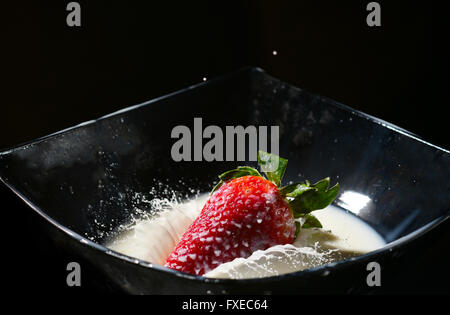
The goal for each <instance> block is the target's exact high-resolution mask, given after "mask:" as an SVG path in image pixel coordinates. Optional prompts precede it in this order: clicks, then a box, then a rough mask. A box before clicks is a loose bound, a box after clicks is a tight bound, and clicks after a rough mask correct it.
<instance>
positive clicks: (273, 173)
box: [258, 151, 288, 187]
mask: <svg viewBox="0 0 450 315" xmlns="http://www.w3.org/2000/svg"><path fill="white" fill-rule="evenodd" d="M287 162H288V160H286V159H283V158H281V157H279V156H278V155H275V154H272V153H267V152H264V151H259V152H258V164H259V166H260V167H261V170H262V171H263V172H264V173H265V174H266V177H267V179H268V180H270V181H271V182H273V183H274V184H275V185H277V187H280V185H281V179H282V178H283V175H284V172H285V171H286V166H287Z"/></svg>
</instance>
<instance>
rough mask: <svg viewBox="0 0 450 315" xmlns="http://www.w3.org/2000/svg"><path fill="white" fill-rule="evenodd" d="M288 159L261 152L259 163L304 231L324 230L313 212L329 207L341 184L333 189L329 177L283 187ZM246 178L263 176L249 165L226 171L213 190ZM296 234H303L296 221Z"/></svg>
mask: <svg viewBox="0 0 450 315" xmlns="http://www.w3.org/2000/svg"><path fill="white" fill-rule="evenodd" d="M287 162H288V160H287V159H284V158H281V157H279V156H278V155H275V154H272V153H267V152H264V151H259V152H258V164H259V166H260V168H261V171H262V172H263V173H264V174H265V176H266V178H267V180H269V181H271V182H273V183H274V184H275V185H276V186H277V187H278V191H279V193H280V195H281V196H282V197H283V198H285V200H286V201H287V203H288V204H289V207H290V208H291V210H292V214H293V216H294V218H296V219H300V221H301V222H302V224H301V227H302V228H313V227H318V228H321V227H322V224H321V223H320V221H319V220H318V219H317V218H316V217H315V216H314V215H312V214H311V212H312V211H315V210H320V209H323V208H325V207H327V206H328V205H330V204H331V203H332V202H333V200H334V199H335V198H336V197H337V194H338V192H339V184H336V185H334V186H333V187H331V188H330V178H329V177H326V178H324V179H322V180H320V181H318V182H317V183H315V184H313V185H311V184H310V182H309V181H307V180H306V181H305V182H297V183H293V184H289V185H287V186H284V187H281V180H282V178H283V175H284V173H285V171H286V167H287ZM243 176H260V177H264V176H263V175H261V173H260V172H258V170H256V169H255V168H253V167H250V166H239V167H237V168H236V169H233V170H230V171H227V172H225V173H223V174H221V175H219V182H218V183H217V185H216V186H215V187H214V188H213V190H212V191H211V194H213V193H214V192H215V191H216V190H217V189H218V188H219V187H220V186H222V185H223V184H224V183H225V182H227V181H229V180H231V179H234V178H239V177H243ZM296 225H297V230H296V235H297V234H298V232H299V231H300V222H298V221H297V222H296Z"/></svg>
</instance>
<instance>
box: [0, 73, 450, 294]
mask: <svg viewBox="0 0 450 315" xmlns="http://www.w3.org/2000/svg"><path fill="white" fill-rule="evenodd" d="M194 117H201V118H202V119H203V126H207V125H217V126H221V127H225V126H227V125H231V126H236V125H243V126H247V125H254V126H260V125H266V126H272V125H277V126H280V155H281V156H283V157H286V158H288V159H289V167H288V172H287V174H286V180H288V181H289V180H296V181H298V180H304V179H309V180H311V181H315V180H318V179H321V178H324V177H327V176H330V177H331V179H332V181H339V183H340V186H341V190H340V195H339V196H338V198H337V199H336V201H335V204H336V205H338V206H342V207H344V208H345V207H347V208H348V210H351V211H354V212H355V214H357V215H358V216H359V217H360V218H361V219H362V220H364V221H365V222H367V223H368V224H370V225H371V226H372V227H373V228H374V229H375V230H377V231H378V232H379V233H380V234H381V235H382V236H383V237H384V238H385V240H386V241H387V242H388V243H389V244H388V245H387V246H386V247H384V248H382V249H379V250H377V251H374V252H371V253H368V254H365V255H362V256H359V257H357V258H352V259H348V260H344V261H340V262H337V263H333V264H328V265H325V266H322V267H318V268H314V269H311V270H306V271H302V272H295V273H291V274H286V275H282V276H277V277H269V278H262V279H249V280H217V279H207V278H204V277H197V276H192V275H188V274H184V273H180V272H177V271H173V270H170V269H167V268H164V267H162V266H158V265H155V264H150V263H148V262H145V261H141V260H138V259H134V258H132V257H128V256H125V255H122V254H119V253H117V252H114V251H111V250H109V249H107V248H105V247H104V246H102V245H100V244H102V243H103V242H104V241H105V240H106V238H107V237H108V235H110V233H111V232H112V231H115V230H116V229H117V227H118V226H119V225H120V224H122V223H125V222H127V221H128V220H129V219H130V216H131V214H132V213H133V211H134V209H135V208H136V207H139V208H140V209H143V210H144V211H145V210H151V209H150V208H151V205H150V204H149V203H148V202H144V200H142V199H141V198H139V197H136V196H145V197H146V199H147V200H148V199H151V198H152V197H155V196H158V197H160V196H164V194H165V193H166V190H165V189H164V188H165V187H166V186H170V187H171V188H172V189H173V190H175V191H176V192H177V194H179V196H180V198H182V197H184V196H189V195H192V188H193V189H195V190H200V191H209V190H210V189H211V187H212V182H213V181H214V180H215V179H216V176H217V174H219V173H220V172H221V171H223V170H227V169H230V168H231V167H233V166H235V165H238V164H242V162H241V163H239V162H238V163H236V162H205V161H198V162H174V161H173V160H172V159H171V146H172V144H173V143H174V141H175V140H174V139H171V130H172V128H173V127H175V126H177V125H186V126H189V127H191V128H192V126H193V121H194ZM191 130H192V129H191ZM449 161H450V158H449V152H448V151H447V150H445V149H442V148H439V147H437V146H435V145H432V144H430V143H427V142H426V141H424V140H422V139H420V138H419V137H417V136H415V135H413V134H411V133H410V132H408V131H405V130H403V129H401V128H398V127H396V126H394V125H392V124H389V123H387V122H384V121H382V120H380V119H377V118H374V117H371V116H369V115H366V114H363V113H361V112H358V111H356V110H353V109H351V108H349V107H347V106H344V105H342V104H339V103H337V102H335V101H332V100H330V99H327V98H324V97H321V96H316V95H312V94H310V93H308V92H305V91H304V90H302V89H299V88H296V87H292V86H290V85H288V84H286V83H284V82H281V81H279V80H277V79H275V78H273V77H270V76H269V75H267V74H266V73H265V72H264V71H262V70H260V69H257V68H246V69H243V70H240V71H237V72H235V73H232V74H230V75H226V76H223V77H220V78H217V79H213V80H209V81H207V82H204V83H200V84H198V85H195V86H192V87H189V88H187V89H184V90H182V91H179V92H175V93H172V94H170V95H166V96H163V97H160V98H157V99H154V100H151V101H148V102H145V103H143V104H139V105H136V106H132V107H129V108H126V109H124V110H121V111H118V112H115V113H113V114H110V115H107V116H104V117H102V118H100V119H97V120H93V121H89V122H86V123H83V124H81V125H78V126H75V127H73V128H69V129H66V130H63V131H61V132H58V133H55V134H52V135H49V136H47V137H43V138H40V139H37V140H35V141H32V142H30V143H27V144H25V145H22V146H20V147H16V148H13V149H11V150H8V151H5V152H2V153H0V178H1V180H2V182H3V183H4V184H5V185H6V186H8V187H9V188H10V189H11V190H12V191H13V192H15V193H16V194H17V195H18V196H19V197H20V198H22V199H23V200H24V201H25V202H26V203H27V204H28V205H29V206H30V207H31V208H32V209H33V210H34V211H36V212H37V213H38V214H39V216H40V217H41V218H42V219H43V220H42V222H44V225H45V227H46V228H47V230H48V232H49V233H50V236H51V237H52V239H53V240H54V241H55V242H56V243H57V244H58V245H59V246H60V247H61V248H64V249H65V250H67V251H70V252H71V253H76V254H77V255H79V257H82V258H83V259H85V260H86V261H88V262H90V263H91V264H93V265H94V266H96V268H97V269H98V271H100V272H102V273H103V275H104V276H106V277H108V278H110V279H111V280H112V281H113V282H114V283H116V284H117V285H118V286H120V287H121V288H122V289H123V290H125V291H126V292H129V293H136V294H141V293H151V294H170V293H176V294H180V293H181V294H204V293H219V294H220V293H256V294H258V293H315V292H361V290H364V289H367V283H366V277H367V274H368V271H367V269H366V267H367V264H368V263H369V262H372V261H376V262H378V263H379V264H380V265H381V266H382V270H383V276H384V277H386V276H387V275H389V274H390V273H395V272H396V270H398V268H401V265H402V263H405V261H406V259H409V258H408V257H414V255H418V254H419V253H420V248H421V246H425V245H424V244H422V243H421V240H422V239H423V235H424V234H425V233H426V232H428V231H429V230H431V229H432V228H434V227H435V226H437V225H438V224H439V223H441V222H443V221H444V220H445V219H447V218H448V216H449V193H448V192H449V190H450V184H449V182H448V178H450V172H449ZM161 183H162V184H161ZM349 191H352V192H356V193H359V194H362V195H364V196H366V197H367V198H368V199H367V198H366V200H368V202H367V203H366V204H365V205H364V207H362V208H361V209H356V210H357V211H356V210H355V209H354V208H352V207H351V205H350V206H349V205H348V204H345V203H344V202H343V199H342V198H341V197H342V196H343V194H345V193H346V192H349Z"/></svg>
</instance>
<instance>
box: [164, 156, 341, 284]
mask: <svg viewBox="0 0 450 315" xmlns="http://www.w3.org/2000/svg"><path fill="white" fill-rule="evenodd" d="M258 162H259V164H260V166H261V168H263V169H264V168H265V169H267V168H269V167H271V166H274V165H276V166H277V167H276V168H275V169H274V170H273V171H266V172H265V174H266V176H267V179H266V178H264V177H263V176H262V175H261V174H260V173H259V172H258V171H257V170H256V169H254V168H251V167H248V166H242V167H238V168H237V169H235V170H231V171H228V172H226V173H224V174H222V175H220V176H219V179H220V181H219V183H218V184H217V185H216V187H214V189H213V191H212V193H211V196H210V197H209V199H208V200H207V202H206V204H205V206H204V207H203V209H202V211H201V213H200V215H199V216H198V217H197V218H196V219H195V221H194V222H193V223H192V224H191V225H190V227H189V228H188V229H187V231H186V232H185V233H184V234H183V236H182V237H181V240H180V242H179V243H178V245H177V246H176V247H175V249H174V251H173V252H172V253H171V254H170V255H169V257H168V258H167V260H166V263H165V264H164V266H166V267H169V268H172V269H175V270H178V271H182V272H186V273H190V274H194V275H203V274H204V273H206V272H208V271H210V270H212V269H214V268H215V267H217V266H219V265H220V264H222V263H225V262H228V261H231V260H233V259H235V258H238V257H243V258H246V257H248V256H250V255H251V254H252V253H253V252H254V251H256V250H264V249H267V248H269V247H271V246H274V245H279V244H290V243H292V242H293V241H294V239H295V237H296V234H297V233H298V232H299V230H300V223H299V222H298V221H296V220H295V219H298V218H301V221H302V222H303V225H302V227H303V228H307V227H321V225H320V222H319V221H318V220H317V219H316V218H315V217H314V216H312V215H311V214H310V212H311V211H313V210H317V209H322V208H324V207H326V206H328V205H329V204H330V203H331V202H332V201H333V200H334V198H335V197H336V195H337V192H338V189H339V187H338V185H335V186H334V187H333V188H331V189H328V187H329V178H326V179H324V180H321V181H319V182H317V183H316V184H314V185H310V184H309V182H305V183H295V184H291V185H288V186H285V187H283V188H279V186H280V184H281V178H282V176H283V174H284V172H285V169H286V165H287V160H286V159H282V158H280V157H278V156H276V155H273V154H269V153H266V152H262V151H260V152H259V154H258Z"/></svg>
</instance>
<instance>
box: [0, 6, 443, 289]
mask: <svg viewBox="0 0 450 315" xmlns="http://www.w3.org/2000/svg"><path fill="white" fill-rule="evenodd" d="M68 2H69V1H33V2H31V1H29V2H27V1H20V2H15V4H14V5H13V4H11V3H10V4H7V5H2V13H3V14H2V21H3V22H4V21H6V23H3V26H2V27H1V56H2V58H1V61H0V62H1V76H2V82H1V98H0V100H1V101H0V106H1V111H0V113H1V114H0V149H6V148H8V147H10V146H14V145H17V144H20V143H23V142H26V141H29V140H32V139H35V138H37V137H40V136H44V135H46V134H49V133H52V132H55V131H58V130H61V129H63V128H67V127H70V126H72V125H75V124H77V123H80V122H83V121H86V120H90V119H93V118H97V117H99V116H101V115H104V114H107V113H110V112H112V111H115V110H118V109H120V108H123V107H126V106H130V105H134V104H137V103H140V102H143V101H145V100H148V99H151V98H153V97H156V96H160V95H163V94H166V93H169V92H173V91H176V90H178V89H180V88H183V87H186V86H189V85H191V84H195V83H198V82H200V81H202V79H203V78H204V77H206V78H212V77H215V76H219V75H221V74H225V73H228V72H231V71H233V70H236V69H238V68H240V67H243V66H247V65H252V66H259V67H261V68H263V69H265V70H266V71H267V72H268V73H269V74H271V75H273V76H275V77H278V78H280V79H281V80H283V81H287V82H289V83H291V84H293V85H297V86H299V87H302V88H305V89H306V90H308V91H310V92H313V93H316V94H321V95H324V96H327V97H329V98H332V99H335V100H337V101H339V102H342V103H344V104H346V105H349V106H351V107H353V108H355V109H358V110H360V111H363V112H366V113H368V114H371V115H373V116H376V117H379V118H382V119H384V120H386V121H389V122H392V123H394V124H396V125H398V126H400V127H403V128H405V129H407V130H409V131H411V132H413V133H415V134H417V135H419V136H421V137H423V138H424V139H425V140H428V141H430V142H432V143H434V144H437V145H440V146H442V147H444V148H449V144H450V141H449V137H448V114H446V109H447V107H448V105H449V92H448V87H449V86H450V85H449V71H448V70H449V62H448V57H449V54H448V48H447V44H448V40H449V36H448V35H449V34H448V33H447V32H446V27H447V26H448V22H447V21H448V18H447V17H446V16H445V10H444V9H443V8H442V7H440V4H439V3H438V2H434V1H423V2H417V3H411V2H410V1H395V2H394V1H389V2H388V1H379V3H380V4H381V10H382V12H381V14H382V26H381V27H369V26H367V24H366V16H367V14H368V12H367V11H366V5H367V3H369V1H312V0H298V1H184V2H182V1H176V2H175V1H170V2H169V1H164V4H162V3H163V2H160V3H156V2H154V1H146V2H137V1H136V2H131V1H95V3H94V2H93V1H89V2H88V1H79V3H80V4H81V10H82V12H81V14H82V16H81V19H82V22H81V23H82V26H81V27H68V26H67V25H66V15H67V14H68V12H67V11H66V4H67V3H68ZM273 51H276V52H277V54H276V55H274V54H273ZM1 194H2V204H3V205H2V206H1V208H2V210H4V212H6V211H8V212H9V213H11V214H9V216H10V217H7V220H6V221H7V222H5V224H9V225H11V224H14V225H15V226H16V227H17V228H19V229H20V228H22V222H23V223H24V224H23V225H24V226H23V228H24V229H25V230H28V231H26V232H25V233H24V234H23V235H24V241H22V240H20V241H19V239H18V241H17V242H13V243H11V245H8V246H7V250H10V251H11V253H12V254H11V256H10V257H14V258H13V260H14V263H13V262H10V263H8V268H9V270H11V272H10V273H8V276H9V277H8V281H9V282H8V285H9V286H10V287H12V288H15V289H17V290H19V289H23V288H24V287H26V288H28V289H29V290H33V289H39V290H41V291H42V287H45V290H43V291H44V292H55V293H56V292H61V290H62V291H63V292H77V293H80V292H81V293H83V292H96V293H101V292H111V290H110V289H111V288H109V287H108V285H106V286H105V285H104V284H101V285H98V283H95V281H94V282H92V283H87V284H85V285H84V291H83V290H81V289H73V288H71V289H68V288H67V287H66V286H65V275H66V271H65V266H66V264H67V262H68V261H70V260H71V257H67V255H66V254H62V253H59V252H56V249H54V248H53V247H52V246H51V244H50V243H49V242H48V240H47V238H46V237H45V236H44V235H41V234H39V232H38V230H37V229H38V227H37V226H36V225H35V224H34V222H35V218H34V216H33V215H31V214H26V213H27V211H23V212H22V210H24V209H22V208H23V206H22V205H21V203H20V202H19V201H18V200H16V199H15V197H13V196H10V195H9V194H7V193H6V191H5V190H4V189H3V188H2V190H1ZM25 210H26V209H25ZM12 222H18V223H12ZM16 224H17V225H16ZM20 233H21V234H22V232H20ZM434 233H437V234H436V235H438V239H441V240H442V241H441V243H436V244H433V246H431V248H430V251H429V253H428V255H429V256H427V257H429V258H424V257H421V258H418V260H417V262H415V263H414V264H412V265H411V266H409V267H408V268H409V269H408V268H406V270H405V274H404V275H399V281H398V284H396V285H394V286H391V287H390V288H385V291H380V292H381V293H382V292H407V293H411V292H412V293H418V292H425V293H426V292H448V285H447V283H448V280H449V272H448V271H445V270H444V271H443V270H442V269H446V265H445V261H448V258H449V257H448V256H449V254H448V252H449V246H448V245H447V241H449V240H450V234H449V224H448V223H445V224H444V225H442V226H440V227H439V228H438V229H437V231H435V232H434ZM4 234H5V235H4V237H6V238H8V235H9V237H10V236H12V234H11V232H10V231H9V230H8V231H7V232H6V230H5V232H4ZM27 235H36V236H35V237H33V238H34V239H33V240H32V241H30V240H29V237H27ZM25 240H26V241H25ZM33 256H39V257H40V260H39V261H40V262H39V261H36V260H34V259H33ZM33 266H35V267H36V269H37V270H39V271H38V272H35V273H33V275H34V278H32V279H31V280H30V276H29V274H28V273H27V271H26V270H29V268H33ZM436 266H437V267H436ZM11 268H12V269H11ZM440 268H442V269H440ZM411 274H414V275H415V277H413V278H411V276H410V275H411ZM99 287H101V288H99ZM74 290H77V291H74Z"/></svg>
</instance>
